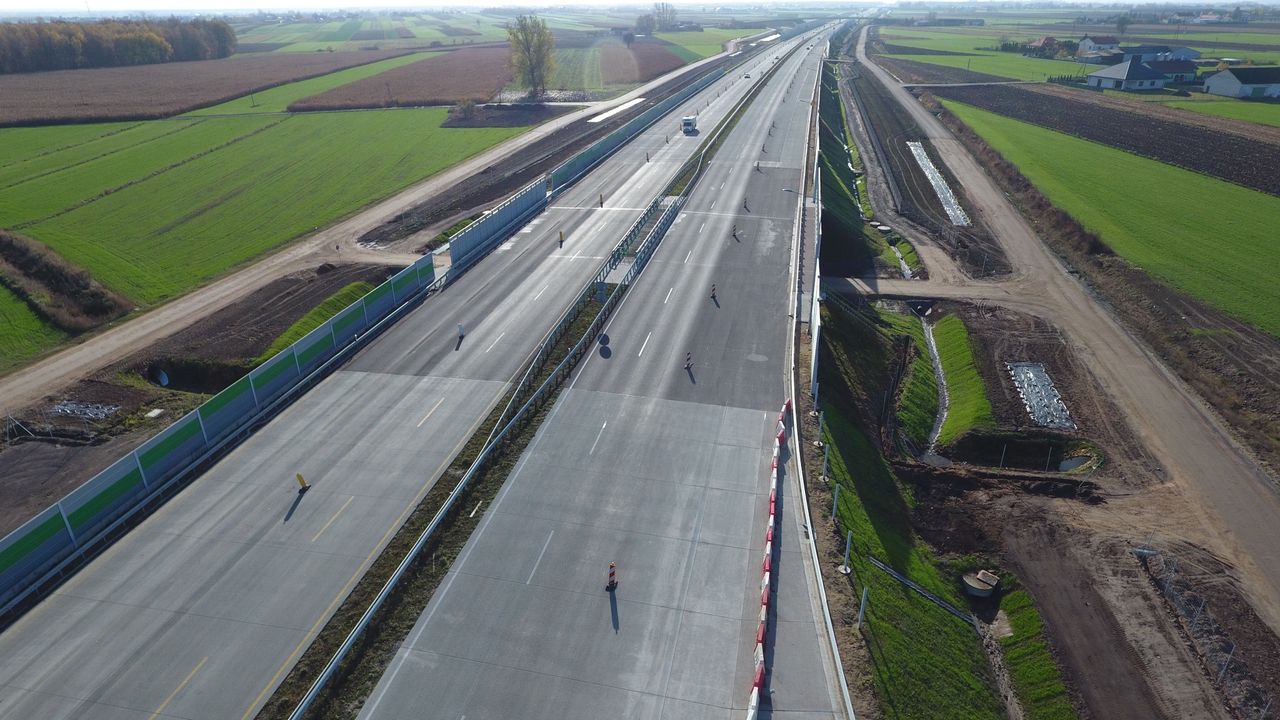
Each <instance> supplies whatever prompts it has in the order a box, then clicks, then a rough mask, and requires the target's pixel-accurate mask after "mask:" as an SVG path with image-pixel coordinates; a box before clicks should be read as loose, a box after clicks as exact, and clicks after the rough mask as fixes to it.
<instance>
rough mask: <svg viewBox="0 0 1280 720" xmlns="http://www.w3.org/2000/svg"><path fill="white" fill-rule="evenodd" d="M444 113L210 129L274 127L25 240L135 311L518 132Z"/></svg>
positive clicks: (326, 117)
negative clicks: (464, 124) (453, 120)
mask: <svg viewBox="0 0 1280 720" xmlns="http://www.w3.org/2000/svg"><path fill="white" fill-rule="evenodd" d="M446 113H447V110H446V109H444V108H424V109H413V110H395V111H370V112H350V113H317V114H301V115H293V116H289V117H287V118H283V119H282V118H281V117H277V116H267V117H265V118H260V119H259V118H252V117H250V118H210V119H208V120H206V121H204V122H206V123H210V124H221V123H245V122H266V121H272V122H275V121H279V122H278V124H276V125H274V126H272V127H270V128H269V129H267V130H265V131H263V132H260V133H258V134H256V135H252V136H250V137H246V138H245V139H243V140H241V141H240V142H237V143H235V144H234V145H231V146H229V147H226V148H223V149H221V150H217V151H215V152H211V153H208V154H205V155H203V156H200V157H198V158H196V159H193V160H191V161H190V162H186V163H185V164H182V165H179V166H177V167H175V168H173V169H171V170H168V171H166V172H163V173H161V174H159V175H157V176H155V177H152V178H150V179H147V180H145V181H142V182H139V183H137V184H134V185H132V186H130V187H127V188H124V189H122V190H120V191H119V192H116V193H113V194H111V195H108V196H106V197H104V198H102V199H100V200H97V201H96V202H92V203H89V204H87V205H84V206H82V207H79V208H77V209H75V210H72V211H71V212H68V213H65V214H63V215H60V216H58V217H56V218H53V219H52V220H48V221H45V222H41V223H38V224H35V225H31V226H30V227H28V228H26V229H25V232H26V233H27V234H29V235H31V236H32V237H34V238H36V239H38V240H40V241H42V242H44V243H46V244H48V245H49V246H50V247H52V248H53V249H54V250H56V251H57V252H59V253H61V254H62V255H63V256H65V257H66V258H67V259H68V260H70V261H71V262H73V263H75V264H77V265H80V266H81V267H84V268H86V269H88V270H89V271H90V272H91V273H93V275H94V276H95V277H96V278H97V279H98V280H99V281H101V282H103V283H104V284H106V285H108V286H110V287H112V288H113V289H115V290H117V291H119V292H122V293H124V294H125V295H127V296H129V297H131V298H133V299H134V300H135V301H138V302H141V303H144V304H150V303H155V302H159V301H160V300H163V299H165V298H169V297H173V296H175V295H178V294H180V293H182V292H185V291H187V290H189V289H191V288H192V287H194V286H195V285H197V284H199V283H201V282H204V281H206V280H208V279H210V278H212V277H215V276H217V275H219V274H221V273H223V272H226V271H227V270H229V269H231V268H233V267H235V266H236V265H238V264H240V263H242V262H244V261H246V260H249V259H250V258H253V257H255V256H257V255H260V254H262V253H264V252H266V251H268V250H271V249H273V248H275V247H278V246H279V245H281V244H283V243H285V242H287V241H289V240H291V239H293V238H295V237H298V236H299V235H302V234H304V233H307V232H310V231H311V230H313V229H314V228H315V227H318V226H324V225H327V224H329V223H330V222H332V221H334V220H337V219H339V218H341V217H343V216H345V215H348V214H350V213H352V212H354V211H356V210H358V209H359V208H361V207H363V206H364V205H367V204H368V203H370V202H372V201H374V200H377V199H380V198H383V197H386V196H387V195H390V194H391V193H393V192H395V191H397V190H399V189H401V188H404V187H406V186H407V185H410V184H412V183H414V182H417V181H419V180H422V179H423V178H426V177H428V176H430V175H432V174H434V173H436V172H439V171H440V170H442V169H444V168H446V167H448V166H450V165H453V164H455V163H457V162H459V161H460V160H463V159H465V158H467V157H470V156H472V155H474V154H476V153H478V152H481V151H483V150H485V149H486V148H488V147H491V146H492V145H494V144H496V143H498V142H501V141H503V140H505V139H507V138H510V137H512V136H514V135H517V134H519V133H521V132H523V131H524V128H474V129H473V128H457V129H454V128H450V129H445V128H441V127H439V126H440V123H441V122H443V121H444V119H445V117H446ZM170 125H171V123H166V126H170ZM352 138H360V139H361V141H360V143H359V144H358V145H353V144H352V142H351V139H352ZM2 139H3V135H2V134H0V140H2ZM193 150H194V148H188V151H193Z"/></svg>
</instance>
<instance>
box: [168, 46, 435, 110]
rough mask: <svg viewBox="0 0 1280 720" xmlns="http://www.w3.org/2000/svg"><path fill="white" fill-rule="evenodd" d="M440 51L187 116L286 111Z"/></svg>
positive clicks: (334, 75)
mask: <svg viewBox="0 0 1280 720" xmlns="http://www.w3.org/2000/svg"><path fill="white" fill-rule="evenodd" d="M440 54H441V53H438V52H421V53H412V54H409V55H402V56H400V57H395V58H391V59H390V60H383V61H381V62H375V63H369V64H368V65H360V66H358V67H353V68H351V69H349V70H339V71H338V72H336V73H330V74H328V75H321V76H320V77H317V78H311V79H310V80H303V81H301V82H296V83H289V84H288V85H281V86H280V87H275V88H271V89H270V90H263V91H262V92H260V93H254V94H253V95H252V96H247V97H241V98H236V99H235V100H232V101H230V102H225V103H222V104H221V105H214V106H212V107H207V108H203V109H201V110H196V111H194V112H190V113H187V115H186V117H199V116H202V115H229V114H235V113H267V112H284V111H285V109H286V108H288V107H289V103H292V102H296V101H298V100H301V99H302V98H305V97H311V96H312V95H318V94H320V93H322V92H325V91H326V90H332V89H333V88H336V87H340V86H342V85H346V84H348V83H353V82H355V81H357V80H362V79H364V78H367V77H373V76H374V75H379V74H381V73H384V72H386V71H388V70H391V69H394V68H398V67H401V66H403V65H410V64H412V63H415V62H418V61H420V60H426V59H427V58H429V57H435V56H436V55H440Z"/></svg>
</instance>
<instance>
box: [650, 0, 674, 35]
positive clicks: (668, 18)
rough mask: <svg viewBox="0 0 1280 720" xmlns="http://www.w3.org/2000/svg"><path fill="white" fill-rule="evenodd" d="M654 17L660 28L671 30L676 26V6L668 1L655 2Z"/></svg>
mask: <svg viewBox="0 0 1280 720" xmlns="http://www.w3.org/2000/svg"><path fill="white" fill-rule="evenodd" d="M653 19H654V21H655V22H656V23H657V25H658V29H659V30H671V29H672V28H674V27H675V26H676V6H675V5H672V4H671V3H668V2H656V3H654V4H653Z"/></svg>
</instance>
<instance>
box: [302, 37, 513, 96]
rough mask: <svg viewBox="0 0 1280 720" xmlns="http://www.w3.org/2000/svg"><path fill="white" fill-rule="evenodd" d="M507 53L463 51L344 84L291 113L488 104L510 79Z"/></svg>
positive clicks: (483, 49)
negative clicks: (471, 102)
mask: <svg viewBox="0 0 1280 720" xmlns="http://www.w3.org/2000/svg"><path fill="white" fill-rule="evenodd" d="M507 57H508V53H507V50H506V49H505V48H499V47H478V48H463V49H461V50H454V51H452V52H448V53H436V54H434V56H432V57H430V58H428V59H426V60H422V61H420V62H416V63H412V64H408V65H402V66H401V67H398V68H393V69H390V70H387V71H385V72H382V73H379V74H377V75H372V76H370V77H367V78H364V79H361V80H357V81H355V82H350V83H346V84H344V85H341V86H338V87H334V88H332V89H329V90H327V91H325V92H321V93H318V94H315V95H311V96H308V97H303V98H301V99H299V100H297V101H295V102H293V103H291V104H290V105H289V109H290V110H296V111H306V110H329V109H349V108H371V107H386V106H388V105H395V106H400V107H404V106H417V105H442V104H451V103H454V102H456V101H458V100H463V99H470V100H474V101H476V102H484V101H487V100H489V99H490V98H491V97H492V96H493V95H494V94H496V93H497V92H498V91H499V90H501V89H502V86H503V85H506V84H507V81H508V80H509V79H510V78H511V70H510V67H509V65H508V63H507Z"/></svg>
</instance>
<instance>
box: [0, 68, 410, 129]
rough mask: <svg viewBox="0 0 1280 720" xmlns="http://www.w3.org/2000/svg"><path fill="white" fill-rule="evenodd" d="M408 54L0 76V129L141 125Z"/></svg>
mask: <svg viewBox="0 0 1280 720" xmlns="http://www.w3.org/2000/svg"><path fill="white" fill-rule="evenodd" d="M407 52H410V51H409V50H379V51H367V52H344V53H292V54H285V53H281V54H270V55H249V56H240V55H234V56H232V57H229V58H224V59H222V60H203V61H200V62H179V63H163V64H160V65H141V66H134V67H118V68H96V69H92V70H57V71H54V72H41V73H23V74H19V75H3V76H0V98H4V102H2V103H0V126H14V125H44V124H60V123H68V122H86V121H94V122H101V121H104V120H146V119H152V118H161V117H168V116H170V115H177V114H179V113H183V112H187V111H188V110H194V109H196V108H201V107H206V106H209V105H216V104H218V103H221V102H226V101H227V100H231V99H233V98H237V97H240V96H242V95H248V94H249V93H251V92H256V91H259V90H264V89H266V88H269V87H275V86H276V85H282V84H284V83H289V82H294V81H297V80H303V79H306V78H311V77H316V76H318V75H326V74H328V73H331V72H335V71H337V70H342V69H344V68H349V67H354V66H356V65H364V64H366V63H371V62H376V61H378V60H385V59H387V58H390V57H395V56H398V55H404V54H405V53H407Z"/></svg>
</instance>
